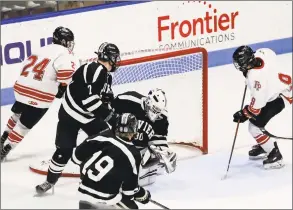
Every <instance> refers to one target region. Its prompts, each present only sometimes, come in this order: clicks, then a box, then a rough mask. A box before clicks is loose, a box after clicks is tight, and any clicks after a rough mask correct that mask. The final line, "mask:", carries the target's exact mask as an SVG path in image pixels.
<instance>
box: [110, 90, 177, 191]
mask: <svg viewBox="0 0 293 210" xmlns="http://www.w3.org/2000/svg"><path fill="white" fill-rule="evenodd" d="M111 106H112V107H113V109H115V112H116V113H118V114H121V113H126V112H128V113H131V114H133V115H135V116H136V118H137V119H138V132H137V134H136V136H135V138H134V140H133V143H134V145H135V146H136V147H137V148H138V149H139V150H140V151H141V154H142V156H143V161H142V168H141V170H140V176H139V177H140V185H141V186H145V185H150V184H152V183H154V182H155V180H156V176H157V175H158V173H160V171H159V169H160V168H161V167H162V166H164V167H165V169H166V172H167V173H172V172H173V171H174V170H175V168H176V160H177V157H176V153H175V152H173V151H171V150H170V148H169V147H168V143H167V135H168V127H169V122H168V118H167V98H166V95H165V92H164V91H163V90H161V89H154V90H151V91H149V93H148V95H147V96H144V95H142V94H140V93H138V92H135V91H129V92H125V93H122V94H119V95H118V96H117V97H116V98H115V99H114V100H113V101H112V103H111Z"/></svg>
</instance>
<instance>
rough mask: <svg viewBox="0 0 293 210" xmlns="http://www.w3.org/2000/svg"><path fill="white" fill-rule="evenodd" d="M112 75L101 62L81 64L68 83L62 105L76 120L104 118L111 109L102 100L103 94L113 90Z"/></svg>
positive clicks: (88, 120)
mask: <svg viewBox="0 0 293 210" xmlns="http://www.w3.org/2000/svg"><path fill="white" fill-rule="evenodd" d="M111 85H112V76H111V75H110V73H108V71H107V69H106V68H105V67H104V66H103V65H102V64H100V63H97V62H92V63H86V64H84V65H82V66H80V67H79V68H78V69H77V70H76V72H75V73H74V75H73V77H72V82H71V83H70V84H69V85H68V87H67V89H66V92H65V97H64V100H63V101H62V106H63V108H64V109H65V111H66V112H67V113H68V114H69V115H70V116H71V117H73V118H74V119H75V120H77V121H79V122H81V123H83V124H86V123H89V122H90V121H92V120H93V119H95V118H96V117H100V118H101V119H102V120H104V119H105V118H106V117H107V116H108V115H109V114H110V110H109V107H108V104H105V103H103V102H102V100H101V94H102V93H103V92H105V93H107V92H108V91H111Z"/></svg>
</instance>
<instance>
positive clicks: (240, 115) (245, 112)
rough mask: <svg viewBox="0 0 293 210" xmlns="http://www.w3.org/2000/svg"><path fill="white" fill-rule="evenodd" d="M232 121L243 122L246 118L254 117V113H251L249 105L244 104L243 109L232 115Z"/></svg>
mask: <svg viewBox="0 0 293 210" xmlns="http://www.w3.org/2000/svg"><path fill="white" fill-rule="evenodd" d="M233 118H234V119H233V122H238V121H239V122H240V123H244V122H245V121H246V120H248V119H254V120H255V119H256V115H255V114H253V113H252V112H251V111H250V110H249V106H248V105H246V106H245V107H244V109H242V110H240V111H238V112H236V113H235V114H234V115H233Z"/></svg>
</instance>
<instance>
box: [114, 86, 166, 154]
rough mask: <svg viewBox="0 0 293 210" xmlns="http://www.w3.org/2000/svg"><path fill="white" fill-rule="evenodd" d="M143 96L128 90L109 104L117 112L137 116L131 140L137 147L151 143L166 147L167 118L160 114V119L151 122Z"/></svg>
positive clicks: (140, 147) (142, 147) (143, 146)
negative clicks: (136, 131)
mask: <svg viewBox="0 0 293 210" xmlns="http://www.w3.org/2000/svg"><path fill="white" fill-rule="evenodd" d="M144 98H145V96H144V95H142V94H140V93H138V92H136V91H129V92H125V93H122V94H119V95H117V97H116V98H115V99H114V100H113V102H112V104H111V106H112V107H113V108H114V109H115V112H116V113H118V114H122V113H131V114H133V115H135V117H136V118H137V120H138V133H137V135H136V137H135V139H134V140H133V144H134V145H135V146H136V147H137V148H138V149H144V148H146V147H148V146H149V145H151V144H153V145H155V146H166V147H168V144H167V135H168V127H169V122H168V118H167V116H165V115H162V117H161V119H158V120H156V121H155V122H152V121H151V120H150V119H149V118H148V117H147V115H146V111H145V107H144V106H145V105H144V102H143V99H144Z"/></svg>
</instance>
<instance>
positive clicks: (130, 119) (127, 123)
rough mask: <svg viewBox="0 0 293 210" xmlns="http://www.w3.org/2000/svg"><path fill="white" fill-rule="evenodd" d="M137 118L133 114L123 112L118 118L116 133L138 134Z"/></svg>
mask: <svg viewBox="0 0 293 210" xmlns="http://www.w3.org/2000/svg"><path fill="white" fill-rule="evenodd" d="M137 125H138V122H137V119H136V117H135V116H134V115H133V114H130V113H123V114H122V115H120V116H119V117H118V118H117V121H116V127H115V130H116V133H118V134H122V135H124V134H136V132H137Z"/></svg>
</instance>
